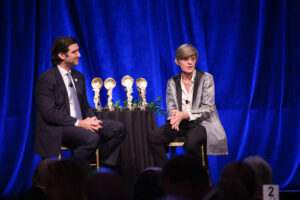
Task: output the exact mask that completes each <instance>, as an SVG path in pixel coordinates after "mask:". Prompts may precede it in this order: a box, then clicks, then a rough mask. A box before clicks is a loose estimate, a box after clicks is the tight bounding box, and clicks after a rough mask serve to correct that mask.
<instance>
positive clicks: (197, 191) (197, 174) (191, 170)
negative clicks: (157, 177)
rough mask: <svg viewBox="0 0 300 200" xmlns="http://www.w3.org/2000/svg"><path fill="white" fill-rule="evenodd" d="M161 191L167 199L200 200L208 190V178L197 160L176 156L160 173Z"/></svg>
mask: <svg viewBox="0 0 300 200" xmlns="http://www.w3.org/2000/svg"><path fill="white" fill-rule="evenodd" d="M162 182H163V189H164V192H165V193H166V196H167V199H168V198H175V199H198V200H199V199H202V198H203V197H204V196H205V195H206V194H207V193H208V192H209V191H210V190H211V187H210V183H209V176H208V174H207V171H206V169H205V168H204V167H203V166H202V163H201V161H200V160H199V159H196V158H195V157H190V156H177V157H175V158H173V159H171V160H169V161H168V162H167V163H166V165H165V166H164V167H163V171H162Z"/></svg>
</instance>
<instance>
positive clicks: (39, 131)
mask: <svg viewBox="0 0 300 200" xmlns="http://www.w3.org/2000/svg"><path fill="white" fill-rule="evenodd" d="M71 75H72V78H73V81H74V83H75V88H76V93H77V96H78V100H79V103H80V108H81V112H82V117H83V118H86V117H92V116H94V115H95V114H94V112H93V109H92V108H91V107H90V106H89V104H88V101H87V97H86V85H85V80H84V76H83V74H81V73H80V72H78V71H76V70H74V69H71ZM35 97H36V102H37V124H36V131H35V153H36V154H38V155H41V156H56V155H58V153H59V151H60V147H61V142H62V127H63V126H74V124H75V122H76V120H77V119H76V118H73V117H71V116H70V104H69V97H68V93H67V89H66V86H65V83H64V81H63V78H62V76H61V74H60V72H59V70H58V68H57V66H52V67H51V68H50V69H48V70H47V71H45V72H44V73H43V74H41V75H40V77H39V78H38V80H37V83H36V88H35Z"/></svg>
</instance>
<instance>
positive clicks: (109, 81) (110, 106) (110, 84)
mask: <svg viewBox="0 0 300 200" xmlns="http://www.w3.org/2000/svg"><path fill="white" fill-rule="evenodd" d="M104 87H105V88H106V89H107V95H108V99H107V105H108V109H109V110H110V111H113V110H114V107H113V103H112V90H113V89H114V87H116V81H115V80H114V79H113V78H107V79H106V80H105V81H104Z"/></svg>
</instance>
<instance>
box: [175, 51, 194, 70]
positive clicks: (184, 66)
mask: <svg viewBox="0 0 300 200" xmlns="http://www.w3.org/2000/svg"><path fill="white" fill-rule="evenodd" d="M175 62H176V64H177V65H179V67H180V68H181V71H182V72H183V73H185V74H191V73H193V71H194V69H195V65H196V62H197V58H196V56H195V55H192V56H190V57H188V58H184V59H181V60H178V59H176V58H175Z"/></svg>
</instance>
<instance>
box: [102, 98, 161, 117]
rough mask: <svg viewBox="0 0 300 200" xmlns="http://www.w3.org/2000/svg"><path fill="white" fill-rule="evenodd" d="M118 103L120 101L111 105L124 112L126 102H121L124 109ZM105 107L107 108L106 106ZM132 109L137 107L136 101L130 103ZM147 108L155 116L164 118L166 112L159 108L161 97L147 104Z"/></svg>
mask: <svg viewBox="0 0 300 200" xmlns="http://www.w3.org/2000/svg"><path fill="white" fill-rule="evenodd" d="M120 102H121V101H120V99H119V100H117V101H116V102H115V103H114V104H113V106H114V108H115V109H117V110H124V109H125V108H126V107H127V101H123V104H124V107H123V106H122V105H121V104H120ZM105 107H106V108H107V107H108V105H106V106H105ZM132 107H136V108H137V107H138V101H137V100H133V101H132ZM147 108H148V109H151V110H153V111H154V113H155V114H157V115H162V116H166V111H165V110H164V109H163V108H161V97H157V98H156V99H155V100H154V101H151V102H150V103H148V104H147Z"/></svg>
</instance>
